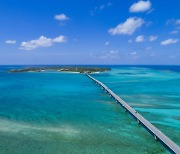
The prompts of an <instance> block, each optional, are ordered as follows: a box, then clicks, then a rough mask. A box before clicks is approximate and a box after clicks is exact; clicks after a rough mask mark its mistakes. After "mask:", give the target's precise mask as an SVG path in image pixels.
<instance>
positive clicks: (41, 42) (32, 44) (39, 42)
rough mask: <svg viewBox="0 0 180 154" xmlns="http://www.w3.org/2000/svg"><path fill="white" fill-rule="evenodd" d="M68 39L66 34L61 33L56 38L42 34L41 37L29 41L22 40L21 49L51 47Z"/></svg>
mask: <svg viewBox="0 0 180 154" xmlns="http://www.w3.org/2000/svg"><path fill="white" fill-rule="evenodd" d="M66 41H67V39H66V37H65V36H63V35H60V36H58V37H56V38H53V39H52V38H47V37H45V36H41V37H40V38H38V39H36V40H31V41H27V42H22V43H21V46H20V49H23V50H33V49H36V48H39V47H49V46H52V45H53V44H54V43H64V42H66Z"/></svg>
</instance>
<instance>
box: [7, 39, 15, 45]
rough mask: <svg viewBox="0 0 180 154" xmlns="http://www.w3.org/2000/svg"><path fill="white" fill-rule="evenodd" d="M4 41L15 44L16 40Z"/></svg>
mask: <svg viewBox="0 0 180 154" xmlns="http://www.w3.org/2000/svg"><path fill="white" fill-rule="evenodd" d="M6 43H7V44H16V40H7V41H6Z"/></svg>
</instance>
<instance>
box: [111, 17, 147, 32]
mask: <svg viewBox="0 0 180 154" xmlns="http://www.w3.org/2000/svg"><path fill="white" fill-rule="evenodd" d="M143 23H144V20H143V19H141V18H137V17H131V18H128V19H127V20H126V21H125V22H124V23H120V24H119V25H117V26H116V27H115V28H111V29H109V33H110V34H111V35H118V34H119V35H120V34H123V35H131V34H133V33H134V32H135V31H136V30H137V29H138V28H139V27H141V26H142V24H143Z"/></svg>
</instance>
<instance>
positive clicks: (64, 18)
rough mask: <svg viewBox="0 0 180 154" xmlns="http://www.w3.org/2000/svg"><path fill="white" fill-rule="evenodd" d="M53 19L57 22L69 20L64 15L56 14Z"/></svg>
mask: <svg viewBox="0 0 180 154" xmlns="http://www.w3.org/2000/svg"><path fill="white" fill-rule="evenodd" d="M54 19H56V20H59V21H66V20H69V18H68V17H67V16H66V15H65V14H58V15H55V16H54Z"/></svg>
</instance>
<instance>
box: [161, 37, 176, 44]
mask: <svg viewBox="0 0 180 154" xmlns="http://www.w3.org/2000/svg"><path fill="white" fill-rule="evenodd" d="M177 42H179V40H178V39H172V38H170V39H167V40H165V41H162V42H161V45H169V44H175V43H177Z"/></svg>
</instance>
